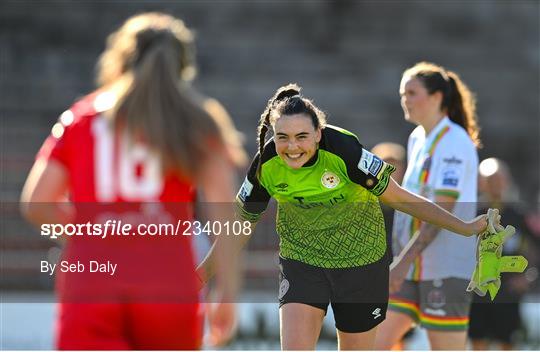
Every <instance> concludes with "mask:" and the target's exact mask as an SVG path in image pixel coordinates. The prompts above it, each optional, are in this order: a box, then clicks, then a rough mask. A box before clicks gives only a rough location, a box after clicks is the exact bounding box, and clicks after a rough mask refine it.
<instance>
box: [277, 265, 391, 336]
mask: <svg viewBox="0 0 540 352" xmlns="http://www.w3.org/2000/svg"><path fill="white" fill-rule="evenodd" d="M279 261H280V265H279V267H280V275H279V281H280V285H279V296H278V298H279V306H280V307H281V306H282V305H284V304H287V303H303V304H307V305H310V306H313V307H316V308H320V309H322V310H324V313H325V314H326V310H327V308H328V304H329V303H330V304H331V305H332V310H333V311H334V317H335V320H336V328H337V329H338V330H339V331H342V332H347V333H357V332H364V331H368V330H371V329H372V328H374V327H375V326H377V325H379V324H380V323H381V322H382V321H383V320H384V319H385V317H386V309H387V307H388V266H389V263H388V257H387V256H386V255H385V256H384V257H383V258H382V259H381V260H379V261H378V262H375V263H372V264H368V265H365V266H361V267H354V268H347V269H324V268H320V267H316V266H312V265H309V264H305V263H302V262H299V261H297V260H292V259H287V258H283V257H280V259H279Z"/></svg>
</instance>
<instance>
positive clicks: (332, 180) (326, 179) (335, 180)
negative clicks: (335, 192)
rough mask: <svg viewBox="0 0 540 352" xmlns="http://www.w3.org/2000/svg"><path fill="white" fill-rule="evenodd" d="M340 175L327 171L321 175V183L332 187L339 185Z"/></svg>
mask: <svg viewBox="0 0 540 352" xmlns="http://www.w3.org/2000/svg"><path fill="white" fill-rule="evenodd" d="M339 181H340V180H339V177H338V175H336V174H335V173H333V172H330V171H326V172H325V173H324V174H323V175H322V177H321V183H322V184H323V186H324V187H326V188H329V189H332V188H336V186H337V185H339Z"/></svg>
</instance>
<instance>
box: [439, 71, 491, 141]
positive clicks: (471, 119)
mask: <svg viewBox="0 0 540 352" xmlns="http://www.w3.org/2000/svg"><path fill="white" fill-rule="evenodd" d="M448 83H449V92H448V93H449V94H448V104H447V105H446V106H445V107H446V109H447V111H448V117H449V118H450V120H452V121H453V122H455V123H457V124H458V125H460V126H461V127H463V128H464V129H465V130H466V131H467V133H468V134H469V137H471V139H472V141H473V143H474V145H476V146H477V147H478V148H481V147H482V141H481V140H480V127H479V126H478V120H477V116H476V98H475V97H474V94H473V93H472V92H471V90H470V89H469V88H468V87H467V86H466V85H465V83H463V81H462V80H461V79H460V78H459V76H458V75H457V74H456V73H455V72H452V71H448Z"/></svg>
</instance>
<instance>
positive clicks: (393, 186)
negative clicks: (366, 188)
mask: <svg viewBox="0 0 540 352" xmlns="http://www.w3.org/2000/svg"><path fill="white" fill-rule="evenodd" d="M380 199H381V201H383V202H384V203H386V204H388V205H389V206H391V207H392V208H394V209H397V210H399V211H402V212H404V213H407V214H409V215H412V216H414V217H415V218H418V219H420V220H422V221H425V222H429V223H431V224H433V225H435V226H437V227H442V228H445V229H447V230H449V231H451V232H455V233H458V234H461V235H464V236H472V235H475V234H478V233H480V232H483V231H484V230H485V229H486V227H487V221H486V216H485V215H481V216H479V217H477V218H475V219H473V220H471V221H463V220H461V219H459V218H457V217H455V216H454V215H452V214H451V213H450V212H448V211H447V210H445V209H443V208H441V207H440V206H438V205H437V204H435V203H432V202H430V201H429V200H427V199H425V198H423V197H420V196H417V195H415V194H413V193H411V192H409V191H407V190H405V189H403V188H401V187H400V186H399V185H398V184H397V183H396V182H395V181H394V179H390V183H389V185H388V188H387V189H386V190H385V191H384V193H383V194H382V195H381V196H380Z"/></svg>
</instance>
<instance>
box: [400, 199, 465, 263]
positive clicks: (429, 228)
mask: <svg viewBox="0 0 540 352" xmlns="http://www.w3.org/2000/svg"><path fill="white" fill-rule="evenodd" d="M435 202H436V203H437V204H438V205H439V206H440V207H442V208H443V209H445V210H447V211H449V212H451V211H452V210H453V209H454V205H455V202H456V200H455V198H452V197H448V196H437V197H436V199H435ZM440 230H441V229H440V228H439V227H437V226H435V225H432V224H427V223H423V224H422V226H421V227H420V230H419V231H417V232H416V233H415V234H414V235H413V237H412V238H411V239H410V240H409V242H408V243H407V245H406V246H405V248H403V250H402V251H401V253H400V254H399V255H398V258H397V259H396V262H400V263H402V264H403V265H406V266H407V269H408V266H409V265H410V264H411V263H412V262H413V261H414V260H415V259H416V257H418V256H419V255H420V253H422V251H423V250H424V249H425V248H426V247H427V246H429V244H430V243H431V242H433V240H434V239H435V237H437V234H438V233H439V231H440Z"/></svg>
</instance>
